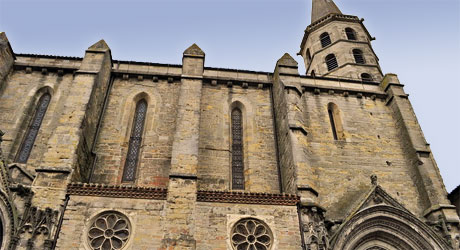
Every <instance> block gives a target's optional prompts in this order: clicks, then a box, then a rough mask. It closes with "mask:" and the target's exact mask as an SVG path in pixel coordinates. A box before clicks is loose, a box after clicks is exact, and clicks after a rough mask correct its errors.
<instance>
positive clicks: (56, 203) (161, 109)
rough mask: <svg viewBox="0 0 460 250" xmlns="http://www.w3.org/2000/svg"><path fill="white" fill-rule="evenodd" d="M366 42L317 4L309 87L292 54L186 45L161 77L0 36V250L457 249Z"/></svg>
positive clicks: (435, 188) (428, 169) (455, 221)
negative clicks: (236, 55) (41, 50)
mask: <svg viewBox="0 0 460 250" xmlns="http://www.w3.org/2000/svg"><path fill="white" fill-rule="evenodd" d="M350 29H352V31H353V33H350ZM324 33H327V34H328V38H326V40H324V37H323V34H324ZM327 39H329V40H330V41H328V40H327ZM371 41H372V37H371V36H370V34H369V32H368V31H367V29H366V28H365V26H364V25H363V22H362V20H360V19H359V18H357V17H355V16H349V15H344V14H342V13H341V12H340V10H339V8H338V7H337V6H336V5H335V4H334V3H333V2H332V1H329V0H313V13H312V24H311V25H310V26H309V27H307V29H306V33H305V37H304V39H303V41H302V43H301V50H300V53H299V54H300V55H301V56H302V57H303V59H304V63H305V64H306V68H307V74H306V75H303V74H299V72H298V63H297V62H296V61H295V60H294V59H293V58H292V57H291V56H290V55H289V54H284V55H283V56H282V57H281V58H280V59H279V60H278V62H277V64H276V67H275V70H274V72H254V71H248V70H233V69H220V68H213V67H207V66H205V57H206V56H205V53H204V52H203V51H202V50H201V49H200V48H199V47H198V46H197V45H196V44H193V45H192V46H190V47H189V48H187V49H186V50H185V51H184V53H183V61H182V64H181V65H170V64H160V63H144V62H132V61H118V60H114V59H113V58H112V56H111V51H110V48H109V46H108V45H107V44H106V43H105V42H104V41H103V40H101V41H99V42H97V43H95V44H94V45H92V46H90V47H89V48H88V49H87V50H86V52H85V55H84V57H82V58H77V57H62V56H46V55H30V54H17V53H14V52H13V49H12V46H11V45H10V44H9V42H8V39H7V37H6V35H5V33H0V114H1V116H0V128H1V131H0V143H1V144H0V170H1V175H0V229H1V231H0V233H1V234H0V236H1V238H0V247H1V248H2V249H104V250H105V249H200V250H201V249H204V250H207V249H270V250H274V249H283V250H284V249H305V250H307V249H308V250H310V249H311V250H313V249H315V250H316V249H364V250H368V249H388V250H389V249H455V250H458V249H459V244H460V243H459V242H460V238H459V217H458V206H459V204H458V192H457V195H456V194H451V195H450V196H449V199H450V201H449V199H448V195H447V192H446V190H445V187H444V185H443V182H442V178H441V176H440V173H439V170H438V167H437V165H436V162H435V160H434V158H433V155H432V153H431V150H430V148H429V144H428V143H427V142H426V140H425V138H424V136H423V133H422V130H421V128H420V125H419V124H418V122H417V119H416V116H415V113H414V111H413V109H412V106H411V104H410V101H409V99H408V95H407V94H406V93H405V92H404V88H403V87H404V86H403V84H401V83H400V82H399V80H398V78H397V76H396V75H395V74H386V75H384V74H383V73H382V70H381V69H380V66H379V64H378V57H377V55H375V53H374V52H373V50H372V47H371V44H370V42H371ZM357 49H359V50H360V51H361V52H362V54H356V51H355V50H357ZM331 54H333V55H334V56H335V62H333V64H330V62H331V61H328V60H326V58H329V55H331ZM360 56H361V57H363V58H364V59H363V60H362V58H360ZM363 73H365V74H368V75H370V76H371V78H367V77H366V76H365V75H363ZM44 95H46V96H49V97H50V99H49V103H47V105H42V104H43V103H42V97H43V96H44ZM40 105H42V106H40ZM37 114H42V115H41V116H40V115H37ZM20 154H21V155H26V156H27V157H25V158H19V157H18V155H20ZM457 190H458V189H457ZM455 195H456V196H455ZM455 197H456V198H455ZM456 206H457V207H456Z"/></svg>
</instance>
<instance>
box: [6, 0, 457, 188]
mask: <svg viewBox="0 0 460 250" xmlns="http://www.w3.org/2000/svg"><path fill="white" fill-rule="evenodd" d="M310 1H311V0H244V1H243V0H182V1H180V0H168V1H166V0H164V1H160V0H150V1H147V0H145V1H140V0H125V1H121V0H118V1H116V0H115V1H109V0H91V1H89V0H87V1H73V0H59V1H58V0H54V1H42V0H28V1H24V0H9V1H8V0H0V31H5V32H6V34H7V36H8V38H9V40H10V42H11V45H12V47H13V49H14V51H15V52H16V53H34V54H51V55H65V56H83V54H84V51H85V49H86V48H87V47H89V46H90V45H91V44H93V43H95V42H96V41H98V40H99V39H101V38H103V39H105V40H106V42H107V43H108V45H109V46H110V47H111V49H112V55H113V58H114V59H119V60H133V61H147V62H159V63H175V64H180V63H181V59H182V52H183V50H185V48H187V47H188V46H189V45H191V44H192V43H194V42H196V43H197V44H198V45H199V46H200V47H201V48H202V49H203V50H204V51H205V52H206V66H212V67H225V68H237V69H249V70H260V71H268V72H272V71H273V68H274V66H275V63H276V60H277V59H278V58H280V57H281V56H282V55H283V53H285V52H288V53H290V54H291V55H292V56H294V57H295V58H296V60H297V61H298V62H299V64H300V65H301V68H300V72H301V73H302V72H304V71H305V70H304V67H303V65H302V63H301V62H302V60H301V58H300V57H298V56H296V53H297V52H298V50H299V45H300V42H301V39H302V36H303V31H304V29H305V27H306V26H307V25H308V24H309V22H310V9H311V2H310ZM336 3H337V5H338V6H339V8H340V9H341V10H342V12H343V13H345V14H351V15H357V16H359V17H362V18H364V19H365V20H366V21H365V22H364V23H365V25H366V26H367V28H368V30H369V31H370V33H371V35H373V36H375V37H376V38H377V40H376V41H374V42H373V46H374V49H375V51H376V53H377V55H378V56H379V58H380V64H381V66H382V69H383V71H384V72H385V73H389V72H392V73H396V74H398V75H399V78H400V80H401V82H402V83H403V84H405V85H406V87H405V90H406V92H407V93H409V94H410V100H411V102H412V104H413V106H414V109H415V112H416V114H417V117H418V119H419V122H420V124H421V126H422V128H423V131H424V133H425V136H426V138H427V140H428V142H429V143H431V148H432V150H433V153H434V156H435V159H436V160H437V163H438V166H439V168H440V170H441V174H442V176H443V178H444V181H445V184H446V188H447V190H448V191H451V190H452V189H453V188H455V187H456V186H457V185H459V184H460V177H459V176H460V170H459V168H460V157H459V156H460V146H459V145H460V144H459V143H460V133H459V128H460V112H459V108H460V97H459V95H460V73H459V72H460V63H459V56H460V1H458V0H336Z"/></svg>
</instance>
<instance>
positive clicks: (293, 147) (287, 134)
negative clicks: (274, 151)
mask: <svg viewBox="0 0 460 250" xmlns="http://www.w3.org/2000/svg"><path fill="white" fill-rule="evenodd" d="M273 80H274V84H273V100H274V110H275V117H276V125H277V126H276V127H277V130H278V131H276V133H277V137H278V148H279V152H278V153H279V159H280V165H281V177H282V183H283V185H282V186H283V192H285V193H291V194H294V193H297V194H299V195H301V197H303V198H306V199H309V200H310V202H314V201H316V197H317V195H318V194H317V192H316V191H315V187H316V177H315V174H314V173H313V171H312V170H311V168H310V164H309V162H308V150H307V141H306V140H307V130H306V128H305V125H304V124H305V117H304V109H305V106H304V103H303V100H302V88H301V85H300V77H299V71H298V64H297V62H296V61H295V60H294V59H293V58H292V57H291V56H290V55H289V54H287V53H286V54H284V56H283V57H281V58H280V59H279V60H278V62H277V64H276V68H275V73H274V79H273Z"/></svg>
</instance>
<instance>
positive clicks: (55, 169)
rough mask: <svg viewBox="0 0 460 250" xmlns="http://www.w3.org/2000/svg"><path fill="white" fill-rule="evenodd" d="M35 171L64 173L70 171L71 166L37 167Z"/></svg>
mask: <svg viewBox="0 0 460 250" xmlns="http://www.w3.org/2000/svg"><path fill="white" fill-rule="evenodd" d="M35 172H37V173H40V172H48V173H66V174H69V173H70V172H72V169H71V168H68V167H39V168H36V169H35Z"/></svg>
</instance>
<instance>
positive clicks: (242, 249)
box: [231, 218, 273, 250]
mask: <svg viewBox="0 0 460 250" xmlns="http://www.w3.org/2000/svg"><path fill="white" fill-rule="evenodd" d="M272 241H273V236H272V232H271V230H270V228H268V226H267V225H266V224H265V223H263V222H262V221H260V220H257V219H253V218H248V219H243V220H240V221H238V222H237V223H236V224H235V226H234V227H233V230H232V238H231V242H232V246H233V248H234V249H236V250H268V249H270V247H271V245H272Z"/></svg>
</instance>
